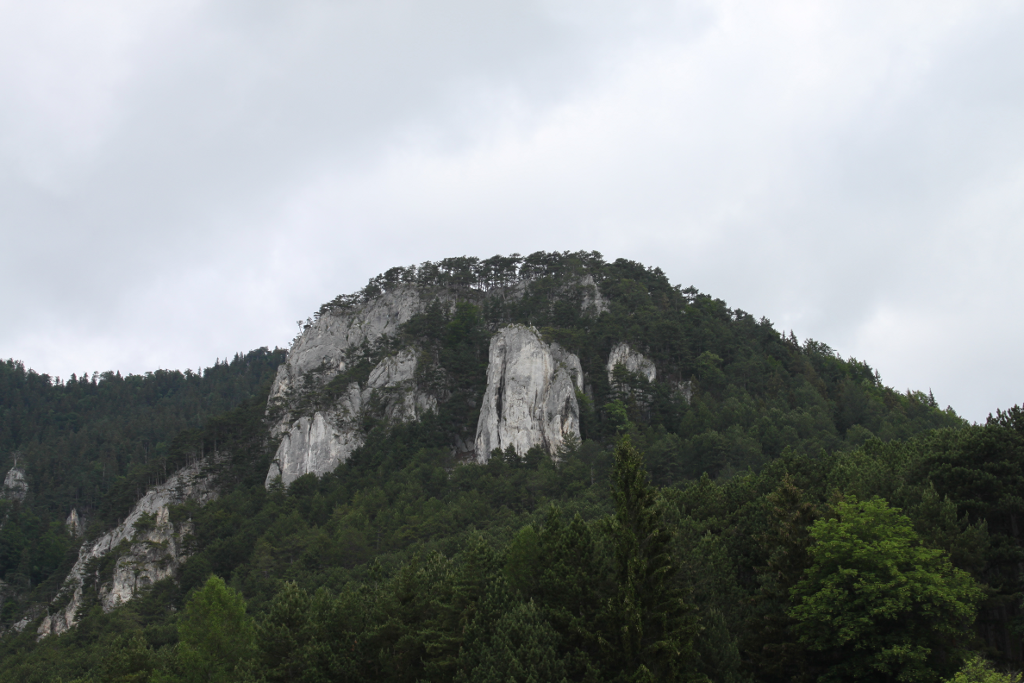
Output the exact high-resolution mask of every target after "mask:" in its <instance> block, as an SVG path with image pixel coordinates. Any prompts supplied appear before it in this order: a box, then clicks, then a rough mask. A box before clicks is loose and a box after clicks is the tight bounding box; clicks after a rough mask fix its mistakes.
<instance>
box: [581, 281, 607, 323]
mask: <svg viewBox="0 0 1024 683" xmlns="http://www.w3.org/2000/svg"><path fill="white" fill-rule="evenodd" d="M580 284H581V285H583V287H584V288H585V289H584V291H585V294H584V297H583V312H584V313H586V314H588V315H591V316H593V317H595V318H596V317H598V316H599V315H601V314H602V313H604V312H605V311H607V310H608V302H607V301H606V300H605V298H604V297H603V296H601V290H600V289H598V287H597V283H596V282H595V281H594V276H593V275H587V276H586V277H584V278H583V279H582V280H581V281H580Z"/></svg>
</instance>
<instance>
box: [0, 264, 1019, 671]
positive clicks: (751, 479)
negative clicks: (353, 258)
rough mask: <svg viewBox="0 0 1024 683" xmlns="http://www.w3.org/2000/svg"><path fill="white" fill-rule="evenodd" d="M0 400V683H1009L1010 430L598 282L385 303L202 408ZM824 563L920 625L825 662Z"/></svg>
mask: <svg viewBox="0 0 1024 683" xmlns="http://www.w3.org/2000/svg"><path fill="white" fill-rule="evenodd" d="M0 398H2V406H3V413H2V420H0V462H6V463H7V464H8V467H7V468H6V471H7V475H6V476H7V479H6V480H5V489H4V494H3V496H4V500H3V501H2V502H0V519H2V520H3V522H2V524H3V526H2V528H0V579H2V581H3V582H4V583H3V584H2V585H0V595H2V596H3V597H2V598H0V600H3V601H4V602H3V605H2V606H0V620H2V625H3V627H4V628H5V629H6V633H5V635H4V636H3V640H2V641H0V657H2V658H3V660H4V666H3V667H0V669H2V671H0V681H2V680H49V679H51V678H53V677H55V676H60V677H62V678H63V679H65V680H69V679H74V678H81V679H82V680H92V679H93V678H95V679H96V680H117V679H118V677H122V678H123V680H150V679H151V678H152V679H153V680H158V679H159V680H178V679H182V680H185V679H187V678H189V677H190V676H192V675H198V674H196V673H195V672H202V675H203V676H204V677H206V678H211V677H212V678H217V677H218V676H219V677H222V678H223V679H224V680H234V679H236V678H237V679H239V680H241V679H243V678H245V679H249V678H251V679H253V680H259V679H260V678H261V677H262V678H263V679H264V680H279V679H280V680H293V679H299V678H300V677H302V676H305V677H308V678H310V680H313V679H316V680H321V679H332V680H333V679H343V680H363V679H372V680H409V681H413V680H426V679H429V680H492V679H493V678H494V676H495V675H497V674H496V673H495V672H508V676H509V677H511V678H513V680H520V679H521V680H524V681H525V680H527V679H529V678H530V677H532V678H533V679H534V680H541V679H545V680H546V679H549V678H552V677H553V679H554V680H559V679H560V678H562V677H565V678H566V679H567V680H593V681H601V680H609V681H610V680H627V679H629V680H633V679H637V680H639V679H640V678H644V677H645V676H650V677H653V678H651V679H652V680H654V679H666V680H667V679H668V678H674V677H686V678H693V679H698V678H701V677H706V678H710V679H713V680H736V681H739V680H758V681H760V680H765V681H769V680H772V681H774V680H784V679H785V680H789V679H792V678H793V677H794V676H797V677H811V678H816V677H818V676H821V675H830V676H833V677H834V678H835V679H836V680H845V678H850V677H852V678H858V680H863V679H864V676H867V677H871V676H883V672H886V671H888V672H889V673H887V674H884V675H895V674H893V673H892V672H893V671H901V672H903V675H904V677H908V676H909V677H913V676H918V677H922V676H923V677H925V678H927V677H929V676H931V677H933V678H934V676H937V675H940V674H941V675H943V676H950V675H952V674H953V673H954V672H955V671H956V669H957V667H959V666H960V665H961V663H962V662H964V661H969V657H967V654H968V652H969V651H970V650H975V651H982V650H983V649H985V648H987V650H985V651H986V652H987V653H988V654H989V655H992V656H996V657H997V658H1001V659H1002V660H1003V661H1006V662H1011V663H1014V662H1020V661H1021V657H1022V647H1021V641H1020V637H1019V636H1017V635H1013V633H1014V632H1012V631H1011V630H1010V627H1011V625H1012V624H1013V623H1015V620H1016V619H1017V618H1018V614H1019V604H1020V597H1021V593H1022V589H1024V585H1022V580H1021V577H1020V572H1019V570H1018V569H1017V567H1018V565H1019V564H1020V563H1021V562H1022V561H1024V551H1022V544H1021V542H1020V537H1019V534H1018V528H1019V524H1018V515H1019V510H1018V508H1017V503H1016V502H1015V501H1017V500H1019V498H1018V497H1017V496H1019V493H1015V491H1018V492H1019V490H1020V489H1019V488H1014V487H1015V486H1017V485H1018V483H1024V482H1021V481H1020V476H1021V461H1022V457H1021V456H1022V455H1024V450H1022V448H1021V446H1022V444H1024V442H1022V441H1021V439H1022V438H1024V420H1022V419H1020V417H1019V412H1018V411H1017V409H1012V410H1010V411H1008V412H1007V413H999V414H998V415H997V416H996V417H994V418H991V419H990V421H989V423H988V424H986V425H983V426H971V425H967V424H966V423H965V422H964V421H963V420H961V419H960V418H959V417H957V415H956V414H955V412H954V411H953V410H952V409H951V408H947V409H946V410H941V409H939V407H938V406H937V405H936V402H935V400H934V399H933V398H932V397H931V396H930V395H928V394H923V393H920V392H911V391H907V392H905V393H901V392H897V391H895V390H893V389H891V388H888V387H886V386H885V385H884V384H883V383H882V381H881V378H880V377H879V375H878V373H877V372H875V371H874V370H873V369H872V368H871V367H870V366H869V365H867V364H866V363H864V362H861V361H858V360H856V359H843V358H841V357H840V356H839V355H838V354H836V353H835V352H834V351H833V350H832V349H830V348H829V347H828V346H827V345H825V344H823V343H820V342H816V341H813V340H806V341H805V342H803V343H802V344H801V343H799V342H798V341H797V339H796V338H795V337H794V336H793V335H792V333H789V334H783V333H781V332H780V331H778V330H776V329H775V328H774V327H773V325H772V324H771V322H770V321H768V320H767V319H764V318H761V319H755V318H754V317H753V316H752V315H750V314H748V313H746V312H744V311H741V310H732V309H730V308H728V306H726V304H725V303H724V302H722V301H720V300H717V299H714V298H712V297H710V296H708V295H705V294H702V293H700V292H698V291H697V290H696V289H694V288H692V287H691V288H688V289H682V288H681V287H680V286H678V285H672V284H671V283H669V281H668V280H667V278H666V277H665V275H664V273H662V272H661V271H660V270H659V269H657V268H648V267H645V266H643V265H641V264H638V263H634V262H630V261H625V260H621V259H620V260H618V261H615V262H614V263H608V262H606V261H605V260H604V259H603V258H602V257H601V255H600V254H597V253H596V252H577V253H537V254H532V255H530V256H528V257H525V258H524V257H520V256H518V255H512V256H509V257H493V258H491V259H487V260H479V259H475V258H468V257H460V258H451V259H445V260H443V261H440V262H437V263H431V262H427V263H424V264H422V265H421V266H418V267H413V266H410V267H407V268H406V267H400V268H393V269H391V270H389V271H387V272H386V273H384V274H382V275H380V276H378V277H376V278H374V279H372V280H371V281H370V282H369V283H368V284H367V286H366V287H365V288H363V289H362V290H361V291H360V292H358V293H356V294H352V295H342V296H339V297H336V298H334V299H333V300H331V301H330V302H328V303H326V304H324V305H323V306H321V307H320V309H319V310H318V311H316V312H315V314H314V315H312V316H310V317H309V318H308V319H307V321H306V323H305V324H304V325H303V329H302V330H301V332H300V333H299V334H298V335H297V337H296V338H295V339H294V340H293V342H292V345H291V348H290V349H289V350H288V352H287V353H285V352H282V351H273V352H271V351H268V350H266V349H262V350H259V351H254V352H251V353H250V354H247V355H244V356H242V355H239V356H236V357H235V358H234V359H233V360H232V361H231V362H230V363H228V362H225V363H220V362H218V364H217V365H215V366H214V367H213V368H208V369H207V370H205V371H203V372H201V373H172V372H167V371H159V372H155V373H149V374H147V375H145V376H141V377H139V376H129V377H125V378H122V377H121V376H120V375H119V374H116V373H105V374H104V375H103V376H100V377H92V378H89V377H83V378H76V377H72V378H71V379H70V380H68V381H67V382H61V381H58V380H54V379H53V378H49V377H47V376H45V375H39V374H36V373H34V372H32V371H26V370H25V369H24V367H23V366H22V365H21V364H19V363H16V362H14V361H8V362H7V363H6V364H3V365H0ZM8 482H9V483H8ZM880 530H881V531H880ZM883 532H884V533H883ZM829 534H832V535H831V536H830V535H829ZM858 534H859V535H858ZM880 534H881V535H883V536H885V541H884V543H883V542H882V540H880V538H881V536H880ZM851 538H856V539H860V540H859V541H858V542H861V543H864V544H867V546H865V547H868V546H870V547H872V548H875V547H876V546H877V548H876V550H874V551H872V552H870V553H868V555H869V556H870V557H871V558H883V559H885V562H884V563H882V564H880V565H879V566H881V567H883V569H884V571H889V572H891V573H892V572H895V574H892V575H890V576H888V578H885V577H882V576H881V575H880V574H879V572H881V571H883V569H879V567H876V566H875V565H874V564H871V562H868V563H867V564H865V565H864V566H862V567H860V568H859V570H858V571H860V572H861V576H862V578H863V577H871V578H870V581H868V580H867V579H864V581H862V584H864V585H871V586H878V587H884V586H887V585H890V584H891V583H892V582H893V581H897V582H902V583H901V584H900V585H904V586H905V587H906V589H905V590H903V592H902V593H900V595H905V594H908V591H910V593H912V594H913V595H914V596H916V597H915V598H914V600H916V602H913V601H912V603H907V606H905V608H892V607H891V605H893V604H895V603H893V598H891V596H890V597H886V596H885V594H884V590H883V588H878V591H880V592H879V593H878V595H879V596H881V597H879V598H878V600H880V601H881V603H884V604H888V605H890V611H891V612H892V615H890V616H884V615H882V616H880V613H875V612H870V610H869V611H868V612H867V613H861V612H858V610H863V609H864V605H865V604H868V603H870V601H868V603H865V602H864V601H863V600H862V601H860V602H857V601H851V602H850V604H849V605H846V606H845V607H842V609H845V610H847V611H848V612H849V618H850V619H851V620H852V621H851V623H860V624H864V623H871V624H874V626H873V627H872V628H871V629H868V630H867V631H864V632H863V633H855V634H854V635H852V636H850V635H849V634H850V633H853V632H852V631H850V630H849V629H847V630H846V631H842V633H844V634H847V636H843V637H846V638H847V640H843V639H842V638H839V639H838V640H836V639H835V638H833V639H832V640H829V639H828V638H829V637H831V636H829V634H830V633H832V631H830V626H829V625H828V623H825V622H821V613H820V611H819V612H816V611H815V609H816V608H815V607H814V606H815V605H817V604H818V602H816V600H819V597H820V596H821V595H824V594H825V593H822V591H825V590H826V589H827V590H832V591H835V590H838V589H837V585H836V584H835V583H834V582H835V581H837V580H838V579H837V578H836V577H838V576H844V575H843V574H841V573H840V574H836V573H835V572H836V571H838V570H831V569H830V570H827V571H826V569H827V567H826V565H827V561H826V559H825V557H826V556H825V555H823V554H822V553H821V552H819V549H820V548H822V547H825V546H824V544H826V543H832V544H839V545H840V546H841V545H842V544H843V543H848V542H849V539H851ZM829 539H831V540H829ZM871 544H875V545H871ZM829 547H833V546H829ZM835 547H839V546H835ZM858 547H859V546H858ZM915 548H925V549H926V550H921V551H916V550H914V549H915ZM886 553H889V554H891V557H890V556H887V555H886ZM914 553H917V554H916V555H915V554H914ZM921 553H924V554H923V555H922V554H921ZM828 556H829V557H832V556H833V555H828ZM862 556H863V553H861V555H857V557H862ZM880 561H881V560H879V562H880ZM922 567H927V568H929V569H928V572H930V573H929V574H928V576H930V577H932V578H931V579H929V580H928V581H925V580H924V579H922V578H921V577H920V576H919V574H920V572H921V571H923V570H922V569H921V568H922ZM915 568H916V569H915ZM847 569H849V567H847ZM844 571H845V570H844ZM915 572H917V573H915ZM210 577H212V578H210ZM218 577H219V578H218ZM805 577H820V578H821V581H822V583H821V584H820V585H819V584H813V582H811V579H810V578H805ZM221 579H223V580H221ZM830 581H831V582H833V583H829V582H830ZM929 581H930V583H929ZM865 582H866V583H865ZM858 585H860V584H858ZM935 586H938V587H940V588H941V590H939V589H938V588H934V587H935ZM915 587H916V588H915ZM911 589H914V590H918V592H916V593H915V592H913V590H911ZM836 595H838V594H836ZM886 601H888V602H886ZM828 604H830V605H833V606H835V604H839V605H843V604H844V603H843V602H842V600H839V599H836V600H833V601H832V602H831V603H828ZM837 609H839V608H837ZM900 609H902V611H900ZM893 610H895V611H893ZM924 612H927V613H928V614H931V615H932V616H931V617H930V619H931V622H930V623H931V625H928V624H925V623H924V622H923V621H922V619H921V618H920V617H919V615H920V614H921V613H924ZM826 621H827V620H826ZM227 624H230V627H229V626H227ZM972 624H973V626H972ZM197 629H198V630H197ZM875 632H885V633H888V634H889V635H888V636H887V638H888V640H886V641H885V642H881V641H878V642H876V641H875V640H873V639H872V638H873V634H874V633H875ZM217 633H223V638H221V636H215V634H217ZM197 634H198V635H197ZM203 634H205V635H203ZM971 634H974V635H971ZM229 636H230V637H229ZM837 637H838V636H837ZM217 638H220V640H217ZM971 638H975V639H976V640H971ZM883 640H884V639H883ZM214 643H219V644H217V645H216V646H214ZM211 648H212V649H211ZM217 648H220V649H217ZM893 648H896V649H893ZM899 652H903V653H904V654H903V655H898V656H897V654H893V653H899ZM887 653H889V654H887ZM905 653H911V654H905ZM914 653H916V654H914ZM975 666H981V665H980V664H975ZM857 667H860V668H857ZM190 672H192V673H190ZM504 675H505V674H504V673H502V676H504ZM161 677H162V678H161ZM637 677H640V678H637ZM666 677H667V678H666ZM852 678H851V680H852ZM879 680H882V679H881V678H879ZM894 680H895V679H894Z"/></svg>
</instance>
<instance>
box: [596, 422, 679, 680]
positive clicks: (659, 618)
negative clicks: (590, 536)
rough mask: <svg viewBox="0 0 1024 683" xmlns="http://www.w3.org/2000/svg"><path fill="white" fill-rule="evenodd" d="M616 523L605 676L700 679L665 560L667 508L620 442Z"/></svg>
mask: <svg viewBox="0 0 1024 683" xmlns="http://www.w3.org/2000/svg"><path fill="white" fill-rule="evenodd" d="M612 483H613V487H612V489H613V490H612V493H613V496H614V500H615V515H614V516H613V517H612V518H611V519H610V520H609V524H608V532H609V536H610V540H611V544H612V547H613V552H614V566H615V578H616V583H617V594H616V595H615V597H613V598H612V599H611V600H609V602H608V605H607V611H606V614H605V634H604V636H603V642H602V644H603V646H604V650H605V655H606V665H607V666H608V669H607V670H606V674H607V675H608V676H609V678H611V679H612V680H615V681H631V682H636V683H639V682H641V681H675V680H679V679H680V678H693V679H698V678H699V674H697V673H696V669H697V662H696V654H695V651H694V649H693V637H694V635H695V633H696V623H695V620H694V618H693V615H692V609H691V608H690V607H689V606H688V605H687V604H686V602H685V600H684V599H683V594H682V590H681V589H680V588H678V586H677V584H676V583H675V582H674V581H673V579H674V578H675V575H676V573H677V571H678V567H677V566H676V563H675V561H674V560H673V558H672V555H671V552H670V543H671V540H672V537H671V534H670V532H669V528H668V524H667V523H666V521H665V510H666V505H665V501H664V499H663V498H662V497H661V496H660V495H659V492H658V490H657V489H656V488H655V487H654V486H652V485H651V484H650V483H649V482H648V475H647V468H646V467H645V466H644V459H643V455H641V454H640V452H639V451H638V450H637V449H635V448H634V447H633V446H632V444H631V443H630V441H629V439H628V438H624V439H622V441H620V442H619V445H618V448H617V449H616V452H615V466H614V470H613V474H612Z"/></svg>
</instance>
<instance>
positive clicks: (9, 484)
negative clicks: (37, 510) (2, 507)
mask: <svg viewBox="0 0 1024 683" xmlns="http://www.w3.org/2000/svg"><path fill="white" fill-rule="evenodd" d="M27 495H28V480H27V479H25V470H23V469H21V468H20V467H18V466H17V465H15V466H14V467H12V468H11V469H9V470H7V476H5V477H4V486H3V489H2V490H0V499H2V500H25V496H27Z"/></svg>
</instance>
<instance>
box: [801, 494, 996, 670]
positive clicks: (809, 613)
mask: <svg viewBox="0 0 1024 683" xmlns="http://www.w3.org/2000/svg"><path fill="white" fill-rule="evenodd" d="M810 534H811V537H812V539H813V540H812V542H811V545H810V547H809V548H808V553H809V554H810V558H811V566H810V567H809V568H808V569H807V570H806V571H805V575H804V578H803V579H802V580H801V581H799V582H798V583H797V584H796V585H795V586H793V588H792V589H791V590H790V593H791V595H792V597H793V603H794V606H793V607H792V608H791V609H790V611H789V614H790V616H791V617H793V618H795V619H796V620H797V624H796V625H795V627H794V630H795V632H796V633H797V635H798V636H799V638H800V642H802V643H804V644H805V645H806V646H807V647H808V649H809V650H811V651H816V652H818V653H820V655H821V660H820V664H821V665H822V668H823V670H822V671H821V673H822V676H821V678H819V680H825V681H934V680H937V679H938V677H939V675H940V674H942V675H947V676H948V675H950V674H952V673H953V672H955V671H956V668H957V666H958V665H959V664H960V661H961V656H960V653H959V648H960V647H962V646H963V645H965V644H966V643H967V642H969V640H970V637H971V631H970V626H971V624H972V623H973V621H974V617H975V603H976V602H977V601H978V600H979V599H980V598H981V595H982V592H981V589H980V588H979V587H978V586H977V585H976V584H975V583H974V580H973V579H972V578H971V576H970V575H969V574H967V573H966V572H964V571H962V570H959V569H956V568H954V567H953V566H952V564H951V563H950V561H949V558H948V557H947V556H946V555H945V553H943V552H942V551H941V550H934V549H932V548H927V547H925V546H924V545H922V544H921V542H920V539H919V538H918V536H917V534H916V532H915V531H914V528H913V526H912V524H911V522H910V519H908V518H907V517H906V516H904V515H902V514H901V513H900V510H899V509H898V508H890V507H889V505H888V504H887V503H886V502H885V500H883V499H880V498H875V499H872V500H868V501H863V502H858V501H857V500H856V498H852V497H851V498H849V499H847V500H846V501H844V502H841V503H839V504H838V505H837V506H836V508H835V514H834V516H833V517H832V518H830V519H820V520H818V521H817V522H815V523H814V524H813V525H812V527H811V531H810Z"/></svg>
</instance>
